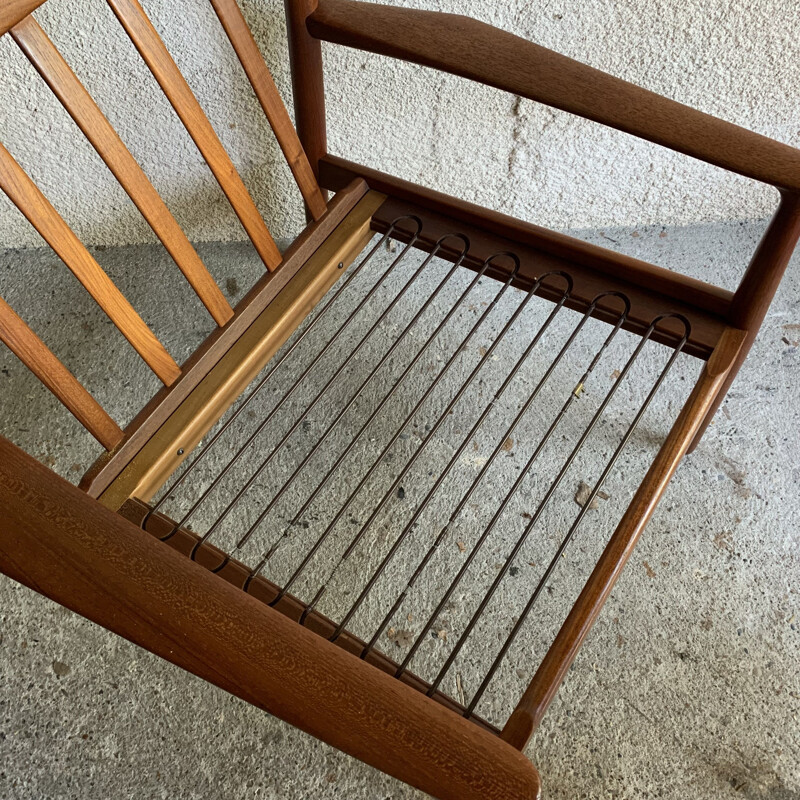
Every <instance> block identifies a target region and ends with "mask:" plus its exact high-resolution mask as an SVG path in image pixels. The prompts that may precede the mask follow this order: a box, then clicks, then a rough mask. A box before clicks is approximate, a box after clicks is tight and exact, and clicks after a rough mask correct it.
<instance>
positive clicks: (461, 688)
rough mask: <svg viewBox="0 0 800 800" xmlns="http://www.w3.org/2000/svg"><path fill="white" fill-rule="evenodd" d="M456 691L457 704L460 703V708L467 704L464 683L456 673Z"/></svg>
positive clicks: (458, 673) (459, 674)
mask: <svg viewBox="0 0 800 800" xmlns="http://www.w3.org/2000/svg"><path fill="white" fill-rule="evenodd" d="M456 689H457V691H458V702H459V703H461V705H462V706H465V705H466V704H467V698H466V695H465V694H464V683H463V681H462V680H461V673H460V672H457V673H456Z"/></svg>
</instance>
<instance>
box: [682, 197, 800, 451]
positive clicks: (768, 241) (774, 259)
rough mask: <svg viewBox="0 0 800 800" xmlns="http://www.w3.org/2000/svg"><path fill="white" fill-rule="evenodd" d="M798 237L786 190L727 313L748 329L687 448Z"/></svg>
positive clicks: (796, 211)
mask: <svg viewBox="0 0 800 800" xmlns="http://www.w3.org/2000/svg"><path fill="white" fill-rule="evenodd" d="M798 240H800V196H798V195H795V194H785V195H784V196H783V197H782V198H781V203H780V205H779V206H778V210H777V211H776V212H775V215H774V217H773V218H772V220H771V222H770V224H769V226H768V227H767V230H766V231H765V232H764V235H763V236H762V237H761V241H760V242H759V244H758V247H757V248H756V251H755V253H754V254H753V258H752V259H751V261H750V264H749V266H748V267H747V271H746V272H745V274H744V277H743V278H742V281H741V283H740V284H739V287H738V288H737V289H736V293H735V294H734V296H733V300H732V302H731V307H730V310H729V312H728V315H727V317H728V320H729V322H730V324H731V325H734V326H736V327H738V328H742V329H744V330H746V331H747V337H746V338H745V340H744V342H743V344H742V347H741V349H740V351H739V355H738V356H737V359H736V363H735V364H734V365H733V367H732V368H731V370H730V372H729V373H728V375H727V377H726V378H725V383H724V384H723V386H722V390H721V391H720V393H719V396H718V397H717V399H716V401H715V402H714V403H713V404H712V405H711V407H710V408H709V410H708V412H707V414H706V418H705V420H704V421H703V424H702V425H701V426H700V428H699V429H698V431H697V433H696V435H695V438H694V441H693V442H692V444H691V446H690V448H689V452H691V451H692V450H694V448H695V447H697V445H698V444H699V443H700V439H701V438H702V436H703V433H705V431H706V429H707V428H708V426H709V425H710V424H711V420H712V419H713V418H714V414H716V412H717V409H718V408H719V407H720V405H721V403H722V401H723V400H724V399H725V395H726V394H727V392H728V389H730V387H731V385H732V384H733V381H734V379H735V378H736V375H737V373H738V372H739V369H740V368H741V366H742V364H743V363H744V360H745V359H746V358H747V354H748V353H749V352H750V348H751V347H752V346H753V342H755V339H756V336H757V335H758V332H759V330H760V329H761V325H762V324H763V322H764V318H765V317H766V315H767V311H768V310H769V307H770V304H771V303H772V298H773V297H775V292H776V291H777V290H778V285H779V284H780V282H781V279H782V278H783V275H784V273H785V272H786V268H787V267H788V266H789V260H790V259H791V257H792V254H793V253H794V251H795V248H796V247H797V242H798Z"/></svg>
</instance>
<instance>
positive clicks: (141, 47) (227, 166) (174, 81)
mask: <svg viewBox="0 0 800 800" xmlns="http://www.w3.org/2000/svg"><path fill="white" fill-rule="evenodd" d="M108 4H109V5H110V6H111V9H112V11H113V12H114V13H115V14H116V16H117V18H118V19H119V21H120V23H121V24H122V26H123V28H125V31H126V33H127V34H128V36H129V37H130V39H131V41H132V42H133V44H134V45H135V47H136V49H137V50H138V51H139V53H140V55H141V56H142V58H143V59H144V62H145V63H146V64H147V66H148V68H149V69H150V71H151V72H152V73H153V77H154V78H155V79H156V80H157V81H158V84H159V86H161V89H162V90H163V92H164V94H165V95H166V97H167V99H168V100H169V102H170V103H171V104H172V107H173V108H174V109H175V113H176V114H177V115H178V117H180V120H181V122H182V123H183V125H184V127H185V128H186V130H187V131H188V133H189V135H190V136H191V137H192V140H193V141H194V143H195V144H196V145H197V149H198V150H199V151H200V153H201V154H202V156H203V158H204V159H205V161H206V163H207V164H208V166H209V168H210V169H211V172H212V173H213V174H214V177H215V178H216V179H217V182H218V183H219V185H220V188H221V189H222V191H223V192H224V193H225V196H226V197H227V198H228V200H229V201H230V204H231V206H232V207H233V210H234V211H235V212H236V216H237V217H239V220H240V221H241V223H242V226H243V227H244V229H245V231H247V235H248V236H249V237H250V240H251V241H252V242H253V246H254V247H255V248H256V251H257V252H258V254H259V256H261V260H262V261H263V262H264V263H265V264H266V266H267V268H268V269H270V270H274V269H276V268H277V266H278V264H280V263H281V254H280V252H279V250H278V248H277V246H276V244H275V242H274V240H273V238H272V236H271V235H270V232H269V231H268V230H267V226H266V224H265V223H264V220H263V219H262V218H261V214H259V213H258V209H257V208H256V205H255V203H254V202H253V198H252V197H251V196H250V194H249V192H248V191H247V188H246V187H245V185H244V183H243V181H242V178H241V176H240V175H239V173H238V172H237V171H236V167H235V166H234V165H233V162H232V161H231V159H230V156H229V155H228V154H227V152H226V151H225V148H224V147H223V146H222V143H221V142H220V140H219V138H218V137H217V134H216V133H215V132H214V129H213V128H212V126H211V123H210V122H209V121H208V117H206V115H205V113H204V112H203V109H202V108H201V107H200V103H199V102H198V101H197V98H196V97H195V96H194V94H193V93H192V90H191V89H190V88H189V84H188V83H187V82H186V79H185V78H184V77H183V75H182V74H181V71H180V70H179V69H178V66H177V64H176V63H175V62H174V61H173V59H172V56H170V54H169V52H168V51H167V48H166V47H165V46H164V42H162V41H161V37H160V36H159V35H158V32H157V31H156V29H155V28H154V27H153V24H152V22H150V19H149V17H148V16H147V15H146V14H145V12H144V9H143V8H142V6H141V5H140V4H139V2H138V0H108Z"/></svg>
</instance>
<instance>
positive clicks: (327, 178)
mask: <svg viewBox="0 0 800 800" xmlns="http://www.w3.org/2000/svg"><path fill="white" fill-rule="evenodd" d="M320 177H321V180H322V184H323V185H324V186H327V187H328V188H329V189H339V188H341V187H342V186H346V185H347V184H348V183H350V182H351V181H352V180H354V179H355V178H359V177H360V178H363V179H364V180H365V181H367V183H368V184H369V186H370V188H372V189H375V190H376V191H378V192H383V193H384V194H388V195H389V196H390V197H391V198H393V199H394V198H396V199H398V200H409V201H411V202H413V203H416V204H418V205H419V206H421V207H422V208H425V209H428V210H430V211H433V212H436V213H439V214H445V215H447V216H448V217H451V218H453V219H454V220H458V221H459V222H461V223H463V224H464V225H467V226H469V227H470V228H477V229H479V230H485V231H488V232H490V233H493V234H496V235H498V236H502V237H503V238H505V239H508V240H511V241H516V242H520V243H522V244H524V245H527V246H530V247H534V248H536V249H537V250H541V251H542V252H544V253H547V254H549V255H552V256H555V257H556V258H563V259H565V260H567V261H571V262H573V263H576V264H581V265H582V266H585V267H588V268H590V269H593V270H595V271H597V272H601V273H604V274H606V275H609V276H611V277H613V278H615V279H619V280H624V281H627V282H628V283H632V284H634V285H636V286H638V287H639V288H640V289H643V290H646V291H653V292H657V293H658V294H660V295H663V296H665V297H669V298H671V299H673V300H678V301H680V302H681V303H686V304H688V305H692V306H695V307H696V308H699V309H702V310H703V311H707V312H709V313H711V314H715V315H727V312H728V309H729V307H730V304H731V300H732V299H733V293H732V292H729V291H728V290H727V289H721V288H720V287H718V286H713V285H712V284H710V283H706V282H704V281H700V280H696V279H695V278H691V277H689V276H687V275H681V274H680V273H678V272H673V271H671V270H668V269H664V268H663V267H659V266H657V265H655V264H650V263H649V262H647V261H642V260H640V259H638V258H632V257H631V256H626V255H625V254H624V253H617V252H614V251H613V250H609V249H607V248H605V247H598V246H597V245H593V244H589V243H588V242H584V241H581V240H580V239H575V238H574V237H572V236H567V235H566V234H563V233H557V232H556V231H551V230H548V229H547V228H543V227H541V226H539V225H533V224H531V223H529V222H523V221H522V220H518V219H515V218H514V217H510V216H508V215H507V214H501V213H499V212H497V211H492V210H491V209H487V208H482V207H481V206H479V205H475V204H474V203H468V202H466V201H464V200H459V199H458V198H456V197H451V196H450V195H446V194H443V193H442V192H436V191H434V190H433V189H428V188H427V187H425V186H420V185H418V184H415V183H411V182H410V181H405V180H402V179H401V178H396V177H394V176H393V175H388V174H387V173H385V172H380V171H378V170H375V169H372V168H370V167H365V166H363V165H361V164H356V163H354V162H352V161H347V160H346V159H343V158H339V157H338V156H331V155H327V156H325V157H324V158H323V159H322V162H321V167H320ZM714 341H715V342H716V338H715V339H714Z"/></svg>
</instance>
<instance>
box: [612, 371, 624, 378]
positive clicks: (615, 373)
mask: <svg viewBox="0 0 800 800" xmlns="http://www.w3.org/2000/svg"><path fill="white" fill-rule="evenodd" d="M620 375H622V373H621V372H620V371H619V370H618V369H615V370H614V371H613V372H612V373H611V377H612V378H613V379H614V380H617V378H619V376H620Z"/></svg>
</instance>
